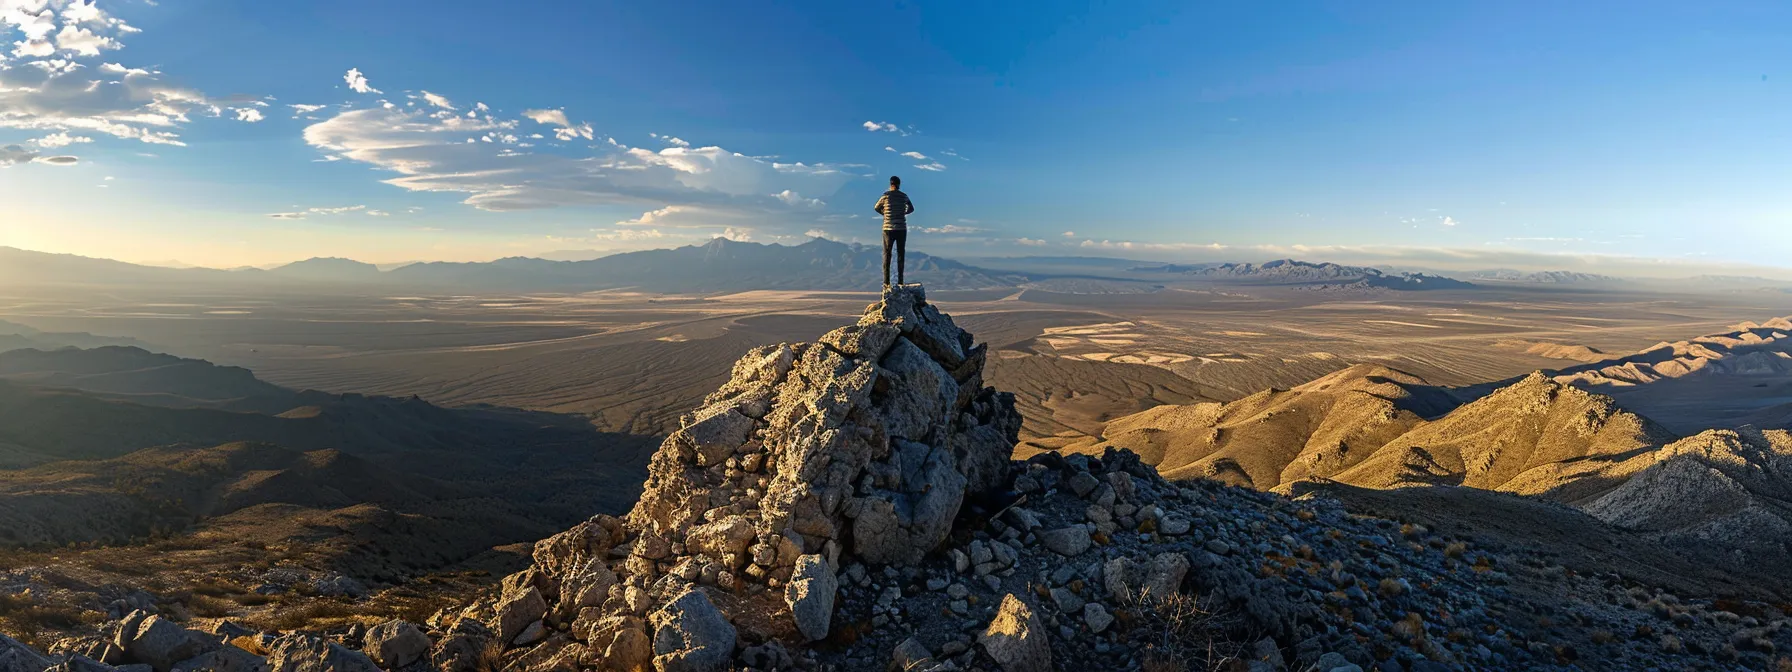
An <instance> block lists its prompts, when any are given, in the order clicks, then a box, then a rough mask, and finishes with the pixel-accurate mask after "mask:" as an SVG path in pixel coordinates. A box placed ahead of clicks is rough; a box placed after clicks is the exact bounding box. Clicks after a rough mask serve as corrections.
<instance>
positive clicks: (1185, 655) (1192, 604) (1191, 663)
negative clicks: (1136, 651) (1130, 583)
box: [1127, 593, 1249, 672]
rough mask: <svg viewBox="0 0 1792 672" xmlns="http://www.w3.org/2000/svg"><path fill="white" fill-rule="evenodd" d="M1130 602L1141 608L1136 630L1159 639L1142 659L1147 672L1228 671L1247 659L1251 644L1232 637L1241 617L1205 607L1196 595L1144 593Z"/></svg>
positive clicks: (1132, 597)
mask: <svg viewBox="0 0 1792 672" xmlns="http://www.w3.org/2000/svg"><path fill="white" fill-rule="evenodd" d="M1127 602H1129V603H1131V604H1135V605H1138V606H1139V608H1138V609H1137V610H1134V611H1133V619H1132V621H1133V622H1132V626H1133V627H1135V629H1137V630H1142V631H1144V632H1148V633H1154V635H1155V636H1156V638H1157V639H1156V641H1152V642H1150V643H1149V644H1148V645H1147V646H1146V649H1145V651H1144V654H1143V655H1142V657H1141V659H1140V666H1141V669H1143V670H1146V671H1147V672H1160V671H1162V672H1167V671H1169V670H1228V669H1232V668H1233V667H1234V666H1236V665H1237V664H1238V663H1241V662H1243V661H1244V659H1245V657H1246V655H1247V651H1248V649H1249V647H1248V644H1246V643H1243V642H1238V641H1234V640H1233V639H1232V638H1231V637H1230V633H1232V632H1235V631H1236V630H1237V626H1238V625H1239V621H1238V619H1237V617H1236V616H1232V615H1228V614H1219V613H1216V612H1214V611H1211V610H1209V609H1207V608H1205V607H1203V606H1202V605H1201V604H1200V600H1199V599H1198V598H1197V597H1196V596H1194V595H1189V594H1186V593H1175V594H1170V595H1148V594H1144V593H1140V594H1137V595H1131V596H1128V599H1127Z"/></svg>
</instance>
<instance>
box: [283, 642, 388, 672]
mask: <svg viewBox="0 0 1792 672" xmlns="http://www.w3.org/2000/svg"><path fill="white" fill-rule="evenodd" d="M268 670H269V672H380V668H379V666H377V665H374V664H373V661H372V660H371V659H369V658H368V657H367V656H365V655H363V654H362V653H361V652H359V651H353V650H350V649H347V648H344V647H343V646H342V645H340V644H337V643H335V642H332V641H330V640H327V639H321V638H318V637H313V636H311V635H306V634H300V633H293V634H290V635H285V636H282V637H280V638H279V639H276V640H274V643H273V645H272V646H269V647H268Z"/></svg>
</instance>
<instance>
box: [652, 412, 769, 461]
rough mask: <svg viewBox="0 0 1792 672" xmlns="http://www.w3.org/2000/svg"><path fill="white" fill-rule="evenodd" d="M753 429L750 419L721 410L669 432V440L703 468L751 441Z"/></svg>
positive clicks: (753, 423) (738, 413) (730, 454)
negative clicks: (682, 446) (682, 448)
mask: <svg viewBox="0 0 1792 672" xmlns="http://www.w3.org/2000/svg"><path fill="white" fill-rule="evenodd" d="M756 425H757V423H755V422H754V421H753V419H752V418H749V417H747V416H745V415H742V414H741V413H740V412H739V411H736V410H735V409H733V408H726V407H725V408H722V409H719V410H717V411H714V412H712V413H711V414H709V415H707V416H705V417H703V418H702V419H700V420H697V421H696V422H693V423H691V424H689V425H686V426H685V427H684V428H682V429H680V430H678V431H676V432H673V433H672V438H671V440H674V441H678V442H680V443H681V444H683V445H684V446H685V447H686V448H688V449H690V451H691V452H692V455H693V457H694V459H695V460H696V464H697V466H699V467H707V466H712V465H717V464H721V463H722V461H723V460H726V459H728V458H729V457H732V456H733V455H734V451H736V450H739V449H740V447H741V446H742V445H743V444H745V443H746V442H747V439H749V438H752V436H753V428H754V427H755V426H756Z"/></svg>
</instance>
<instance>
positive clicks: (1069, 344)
mask: <svg viewBox="0 0 1792 672" xmlns="http://www.w3.org/2000/svg"><path fill="white" fill-rule="evenodd" d="M933 298H934V299H935V300H936V301H937V302H938V303H939V304H940V305H941V306H942V307H943V308H945V309H946V310H948V311H950V312H951V313H952V314H953V315H954V316H956V318H957V319H958V321H959V322H960V323H961V324H962V325H964V326H965V327H966V328H967V329H969V330H971V331H972V332H973V333H975V334H976V335H977V337H978V338H979V339H980V340H983V341H987V342H988V343H990V345H991V347H992V349H993V350H994V351H995V354H996V355H997V357H996V358H995V361H996V362H997V364H996V365H995V366H993V367H992V374H991V375H992V378H993V380H992V381H991V382H993V383H994V384H997V385H998V386H1000V387H1003V388H1004V389H1011V390H1015V391H1016V392H1017V393H1019V394H1020V395H1021V402H1022V406H1023V409H1024V410H1025V411H1026V414H1027V416H1028V425H1027V434H1028V436H1029V437H1033V438H1039V437H1050V436H1054V435H1060V434H1065V435H1069V434H1086V433H1090V432H1093V431H1098V430H1099V429H1100V427H1101V426H1102V424H1103V423H1104V422H1105V421H1106V419H1107V418H1111V417H1116V416H1117V415H1123V414H1126V413H1132V412H1136V411H1138V410H1142V409H1143V408H1148V407H1150V406H1153V405H1156V404H1159V403H1188V402H1190V401H1194V400H1201V399H1212V400H1230V399H1236V398H1239V397H1242V396H1245V395H1248V394H1251V393H1253V392H1256V391H1259V390H1262V389H1265V388H1269V387H1279V388H1287V387H1292V386H1294V385H1298V384H1300V383H1303V382H1306V381H1308V380H1312V379H1314V378H1316V377H1318V376H1321V375H1324V374H1326V373H1330V372H1332V371H1336V370H1338V369H1341V368H1344V367H1346V366H1349V365H1352V364H1357V363H1374V364H1381V365H1385V366H1389V367H1392V368H1396V369H1400V370H1404V371H1409V372H1411V373H1414V374H1417V375H1420V376H1422V377H1424V378H1425V379H1426V380H1428V381H1431V382H1432V383H1434V384H1443V385H1468V384H1474V383H1480V382H1485V381H1490V380H1500V379H1506V378H1511V377H1513V376H1518V375H1522V374H1524V373H1528V372H1530V371H1532V370H1536V369H1553V368H1562V367H1564V366H1566V365H1570V364H1573V363H1574V362H1571V361H1567V360H1565V359H1562V358H1561V356H1560V355H1561V352H1565V351H1569V350H1572V351H1575V352H1581V351H1583V350H1582V349H1590V350H1593V351H1597V352H1601V353H1611V354H1613V355H1614V356H1615V355H1621V354H1625V353H1630V352H1635V351H1637V350H1640V349H1643V348H1646V347H1648V346H1651V345H1653V344H1655V343H1658V342H1661V341H1663V340H1673V339H1681V338H1691V337H1694V336H1698V335H1701V334H1707V333H1713V332H1717V331H1721V330H1723V328H1724V327H1725V325H1729V324H1733V323H1736V322H1738V321H1741V320H1748V319H1755V320H1758V319H1765V318H1768V317H1772V316H1778V315H1785V314H1788V313H1792V296H1789V295H1784V294H1765V293H1759V294H1737V295H1731V296H1725V297H1691V296H1684V297H1664V296H1655V295H1645V294H1636V293H1617V292H1565V291H1559V290H1557V291H1535V290H1522V289H1517V290H1506V289H1490V290H1475V291H1434V292H1385V291H1384V292H1374V293H1356V294H1342V293H1338V294H1334V293H1326V292H1305V291H1293V290H1278V289H1252V290H1249V291H1227V292H1208V291H1202V292H1197V291H1179V290H1169V291H1158V292H1149V293H1120V294H1070V293H1055V292H1051V291H1046V290H1045V289H1039V288H1028V289H1023V290H991V291H972V292H937V293H935V295H934V297H933ZM873 300H875V296H874V295H872V294H868V293H855V292H832V291H830V292H794V291H754V292H742V293H735V294H726V295H716V296H667V295H650V294H643V293H636V292H627V291H606V292H590V293H583V294H551V295H485V296H465V295H448V294H444V295H430V296H420V295H408V296H397V295H394V296H323V295H317V294H313V293H304V294H299V293H290V294H271V295H270V294H263V295H230V294H228V293H220V292H218V291H215V290H213V291H208V292H204V293H193V294H190V295H171V294H170V293H169V292H167V291H165V290H164V291H161V292H158V293H157V294H156V295H155V296H133V295H131V294H130V293H129V290H111V291H107V292H94V293H88V294H76V295H68V296H57V297H45V296H42V295H37V294H34V295H32V296H28V297H27V296H5V295H4V294H3V293H0V318H5V319H10V320H14V321H17V322H21V323H25V324H29V325H32V326H35V327H38V328H41V329H46V330H57V331H87V332H92V333H95V334H103V335H112V336H128V337H133V338H138V339H141V340H143V341H146V342H148V343H151V344H155V345H158V346H161V347H162V348H163V349H166V350H168V351H171V352H174V353H176V354H181V355H185V356H191V357H200V358H204V359H208V360H211V361H214V362H217V363H220V364H230V365H236V366H244V367H247V368H250V369H252V370H254V371H255V372H256V373H257V375H259V376H260V377H262V378H263V379H265V380H268V381H271V382H274V383H277V384H280V385H285V386H290V387H298V388H315V389H321V390H328V391H333V392H364V393H378V394H391V395H412V394H415V395H419V396H421V397H423V398H425V399H428V400H430V401H433V402H437V403H442V404H449V405H459V404H498V405H504V406H515V407H521V408H529V409H540V410H552V411H558V412H570V413H579V414H584V415H587V416H589V417H591V418H592V419H593V421H594V422H596V423H597V424H598V425H599V426H600V427H602V428H603V429H607V430H617V431H630V432H639V433H660V432H663V431H665V430H666V428H667V427H669V426H671V425H672V424H674V423H675V422H676V418H677V416H678V414H679V413H680V412H682V411H684V410H686V409H689V408H690V407H692V406H693V405H694V404H695V403H696V402H697V401H698V400H699V399H700V397H701V396H702V395H703V394H705V393H706V392H707V391H708V390H710V389H713V388H714V386H715V385H716V384H717V383H718V382H720V379H721V377H724V376H726V375H727V371H728V364H730V363H732V361H733V360H734V359H735V358H736V357H738V356H739V355H740V353H742V352H743V351H745V350H747V349H748V348H751V347H754V346H757V345H762V344H767V343H776V342H780V341H795V340H806V339H811V338H814V337H815V336H818V335H820V334H821V333H823V332H826V331H827V330H829V329H831V328H833V327H835V326H839V325H842V324H845V323H847V322H849V321H851V319H852V318H853V317H854V316H856V315H857V314H858V313H859V312H860V311H861V310H862V308H863V307H864V305H865V304H866V303H869V302H871V301H873ZM1514 343H1524V344H1526V347H1514V346H1513V344H1514ZM1540 343H1541V344H1552V345H1559V346H1561V347H1560V348H1553V349H1552V348H1547V347H1544V348H1532V347H1530V345H1531V344H1540ZM1551 355H1554V356H1551Z"/></svg>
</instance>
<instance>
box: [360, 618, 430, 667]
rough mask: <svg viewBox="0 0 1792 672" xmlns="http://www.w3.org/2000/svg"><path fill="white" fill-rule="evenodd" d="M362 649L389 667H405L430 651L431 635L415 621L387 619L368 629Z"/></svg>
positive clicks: (382, 664) (374, 659)
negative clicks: (425, 632) (424, 631)
mask: <svg viewBox="0 0 1792 672" xmlns="http://www.w3.org/2000/svg"><path fill="white" fill-rule="evenodd" d="M361 650H362V651H364V652H366V653H367V655H368V656H369V657H371V658H373V662H376V663H379V664H380V665H381V666H382V667H385V668H387V669H394V668H399V667H404V666H406V665H409V664H411V663H413V662H416V661H417V659H418V658H422V657H423V656H424V654H427V653H429V635H426V634H423V629H422V628H419V627H417V626H416V625H415V624H413V623H408V622H405V621H386V622H385V623H381V624H379V625H376V626H373V628H372V629H370V630H368V631H367V636H366V637H365V638H363V640H362V645H361Z"/></svg>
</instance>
